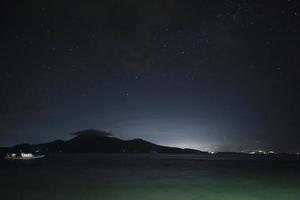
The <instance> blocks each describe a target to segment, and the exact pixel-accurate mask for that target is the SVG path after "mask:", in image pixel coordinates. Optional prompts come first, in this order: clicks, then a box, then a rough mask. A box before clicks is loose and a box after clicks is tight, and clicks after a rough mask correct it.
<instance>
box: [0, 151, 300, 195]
mask: <svg viewBox="0 0 300 200" xmlns="http://www.w3.org/2000/svg"><path fill="white" fill-rule="evenodd" d="M0 178H1V179H0V198H1V199H3V200H7V199H9V200H10V199H12V200H23V199H24V200H50V199H51V200H268V199H270V200H298V199H299V198H300V162H299V161H289V162H279V161H253V160H252V161H247V160H236V161H226V160H201V159H199V158H198V157H195V156H193V157H191V158H189V157H188V158H187V157H182V156H171V157H170V156H155V155H148V156H145V155H138V156H137V155H135V156H129V155H128V156H124V155H53V156H48V157H47V158H45V159H41V160H34V161H26V162H24V161H21V162H20V161H14V162H12V161H10V162H9V161H3V160H2V161H1V162H0Z"/></svg>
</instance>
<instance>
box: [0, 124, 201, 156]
mask: <svg viewBox="0 0 300 200" xmlns="http://www.w3.org/2000/svg"><path fill="white" fill-rule="evenodd" d="M72 135H74V136H75V137H73V138H72V139H70V140H67V141H63V140H55V141H53V142H49V143H42V144H37V145H30V144H19V145H16V146H13V147H10V148H2V153H3V152H8V151H15V152H19V151H23V152H35V151H39V152H42V153H169V154H200V153H207V152H202V151H199V150H195V149H186V148H184V149H182V148H177V147H168V146H161V145H157V144H154V143H151V142H148V141H145V140H143V139H133V140H122V139H120V138H117V137H115V136H114V135H113V134H111V133H108V132H104V131H98V130H94V129H89V130H84V131H80V132H76V133H72Z"/></svg>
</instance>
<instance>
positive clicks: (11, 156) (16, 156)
mask: <svg viewBox="0 0 300 200" xmlns="http://www.w3.org/2000/svg"><path fill="white" fill-rule="evenodd" d="M44 157H45V155H34V154H32V153H23V152H21V153H7V154H6V156H5V159H7V160H33V159H38V158H44Z"/></svg>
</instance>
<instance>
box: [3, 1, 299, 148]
mask: <svg viewBox="0 0 300 200" xmlns="http://www.w3.org/2000/svg"><path fill="white" fill-rule="evenodd" d="M0 15H1V18H0V19H1V20H0V25H1V31H0V44H1V45H0V146H9V145H13V144H17V143H27V142H28V143H39V142H48V141H52V140H55V139H68V138H70V137H71V136H70V133H73V132H76V131H80V130H83V129H89V128H94V129H99V130H105V131H109V132H112V133H114V134H115V135H117V136H118V137H120V138H122V139H132V138H143V139H145V140H149V141H151V142H155V143H158V144H163V145H171V146H178V147H189V148H197V149H200V150H209V151H241V150H253V149H265V150H275V151H288V152H292V151H300V136H299V134H300V132H299V131H300V125H299V120H300V117H299V112H300V105H299V103H298V102H299V101H300V94H299V91H300V81H299V77H300V76H299V75H300V74H299V73H300V69H299V67H300V66H299V64H300V1H298V0H276V1H270V0H269V1H267V0H222V1H221V0H213V1H211V0H195V1H193V0H189V1H183V0H151V1H150V0H149V1H146V0H109V1H108V0H106V1H103V0H98V1H96V0H87V1H77V0H76V1H68V0H60V1H55V0H54V1H53V0H51V1H50V0H49V1H46V0H28V1H16V0H4V1H1V3H0Z"/></svg>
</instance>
